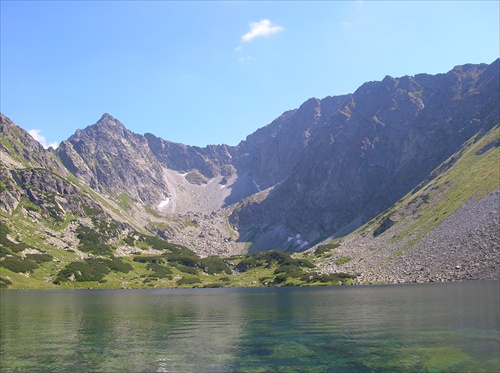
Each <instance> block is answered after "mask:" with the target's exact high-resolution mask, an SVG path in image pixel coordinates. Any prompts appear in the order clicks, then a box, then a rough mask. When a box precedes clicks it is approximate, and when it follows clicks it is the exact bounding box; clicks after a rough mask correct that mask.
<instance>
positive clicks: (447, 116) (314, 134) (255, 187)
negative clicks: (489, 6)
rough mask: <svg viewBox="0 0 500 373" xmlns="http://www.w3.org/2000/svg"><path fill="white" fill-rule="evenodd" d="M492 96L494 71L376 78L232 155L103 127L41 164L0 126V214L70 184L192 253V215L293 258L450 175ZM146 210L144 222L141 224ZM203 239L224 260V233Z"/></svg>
mask: <svg viewBox="0 0 500 373" xmlns="http://www.w3.org/2000/svg"><path fill="white" fill-rule="evenodd" d="M499 90H500V87H499V60H497V61H495V62H493V63H492V64H491V65H486V64H481V65H464V66H457V67H456V68H454V69H453V70H451V71H450V72H448V73H446V74H439V75H427V74H419V75H416V76H414V77H408V76H405V77H402V78H392V77H389V76H387V77H385V78H384V79H383V80H382V81H380V82H369V83H365V84H364V85H362V86H361V87H360V88H359V89H358V90H357V91H356V92H354V93H353V94H349V95H343V96H336V97H326V98H324V99H322V100H320V99H316V98H311V99H309V100H307V101H306V102H304V104H302V105H301V106H300V107H299V108H298V109H294V110H290V111H287V112H285V113H284V114H283V115H281V116H280V117H279V118H277V119H276V120H274V121H273V122H272V123H271V124H269V125H268V126H265V127H263V128H261V129H259V130H257V131H256V132H255V133H253V134H251V135H249V136H248V137H247V138H246V139H245V140H244V141H242V142H241V143H240V144H239V145H238V146H234V147H231V146H227V145H217V146H215V145H211V146H207V147H204V148H200V147H192V146H188V145H183V144H178V143H173V142H169V141H166V140H163V139H161V138H158V137H156V136H154V135H153V134H145V135H139V134H135V133H132V132H131V131H129V130H127V129H126V128H125V127H124V125H123V124H122V123H120V122H119V121H118V120H117V119H115V118H113V117H111V116H110V115H108V114H105V115H103V116H102V118H101V119H100V120H99V121H98V122H97V123H96V124H94V125H91V126H88V127H87V128H85V129H83V130H78V131H77V132H76V133H75V134H74V135H73V136H72V137H70V138H69V139H68V140H67V141H64V142H63V143H61V145H60V146H59V148H58V149H57V150H56V151H46V150H45V149H43V147H41V145H40V144H38V143H37V142H36V141H34V140H33V139H32V138H31V137H30V136H29V135H28V134H27V133H25V132H24V131H22V130H21V129H20V128H18V127H17V126H15V125H14V124H13V123H12V122H10V120H8V119H7V118H5V117H4V116H2V122H1V125H2V127H1V128H0V129H1V133H2V135H3V138H4V140H5V141H3V142H0V147H1V153H0V154H1V155H2V167H3V168H2V172H3V174H4V177H5V180H6V181H5V183H15V184H16V185H18V187H19V188H10V189H9V191H8V193H10V195H9V196H8V197H7V195H5V196H6V197H5V198H2V201H1V206H3V210H4V211H11V210H12V209H13V208H15V205H16V203H15V202H14V201H15V200H19V198H20V195H21V194H23V193H25V194H26V193H28V190H30V189H29V187H28V185H35V184H36V181H34V180H33V177H35V179H38V180H42V179H43V180H44V183H45V184H50V185H52V186H53V188H55V190H56V191H57V193H59V194H61V193H62V194H64V191H65V190H66V191H67V192H68V193H69V194H71V195H77V194H78V192H77V191H74V190H73V189H72V188H76V187H77V186H75V185H74V184H71V183H70V184H71V185H73V187H71V185H69V184H68V185H65V183H69V181H68V179H67V177H69V176H75V177H76V178H77V179H79V181H80V182H81V183H83V184H85V185H86V186H88V187H90V188H92V189H93V190H94V191H95V192H97V193H99V195H101V196H102V197H103V198H109V199H110V200H112V201H114V202H115V203H119V204H121V205H123V206H125V207H126V208H128V210H129V212H128V214H131V215H132V217H129V219H132V220H129V222H131V223H134V224H136V225H137V226H145V225H147V224H148V223H145V222H147V221H151V220H154V221H163V222H162V223H161V224H160V223H158V222H157V223H155V224H154V228H152V229H151V230H152V231H154V232H156V233H159V234H161V235H163V236H165V237H169V238H170V239H172V240H180V241H182V243H183V244H186V245H189V244H190V243H195V242H196V245H200V246H201V247H205V246H206V249H207V250H209V249H210V247H212V246H213V245H214V243H213V242H212V241H210V242H209V241H206V242H205V243H203V242H200V241H199V239H200V237H209V236H210V235H209V234H208V233H207V232H208V231H202V232H193V235H195V236H196V237H197V238H196V240H194V239H193V240H191V239H187V238H186V237H187V236H186V235H185V234H181V233H180V232H179V231H178V230H177V233H176V229H174V228H172V227H171V225H172V224H171V222H172V221H173V220H176V219H177V220H182V219H192V218H193V216H191V215H189V217H186V215H185V214H188V213H190V212H194V213H199V214H207V215H205V216H215V215H217V217H218V218H219V217H220V218H221V219H222V218H224V219H225V217H226V216H229V222H230V224H231V226H232V227H233V228H234V229H236V230H237V231H238V232H239V238H238V241H239V242H241V243H242V244H243V243H247V246H248V245H250V244H251V245H250V251H260V250H268V249H275V248H279V249H283V250H304V249H307V248H308V247H310V246H311V245H312V244H314V243H316V242H319V241H321V240H323V239H325V238H328V237H331V236H341V235H345V234H347V233H349V232H352V231H353V230H354V229H356V228H357V227H359V226H360V225H362V224H363V223H365V222H367V221H368V220H370V219H372V218H374V217H375V216H377V215H378V214H380V213H382V212H383V211H385V210H386V209H388V208H389V207H391V206H392V205H393V204H394V203H395V202H397V201H398V200H399V199H400V198H402V197H403V196H404V195H405V194H407V193H408V192H410V191H412V190H414V189H418V188H419V185H421V184H422V183H423V182H424V181H425V180H427V181H426V182H428V178H429V174H430V173H431V172H432V171H433V170H434V169H436V168H437V167H442V170H444V169H446V168H449V167H452V166H453V162H454V161H455V160H456V157H458V155H457V154H459V153H457V152H459V151H460V149H461V147H463V145H464V144H465V143H466V142H467V141H468V140H469V139H471V138H472V137H473V136H476V135H479V136H481V134H485V133H486V132H488V131H489V130H490V129H491V128H493V127H494V126H496V125H498V124H499V119H498V118H499V107H498V102H499ZM8 144H10V145H8ZM454 154H455V156H454V157H455V158H452V159H450V160H448V158H449V157H451V156H452V155H454ZM34 167H35V168H38V169H39V170H24V171H22V175H21V176H19V175H20V171H19V170H20V169H27V168H34ZM42 170H43V171H42ZM42 172H45V173H50V174H51V175H53V176H47V175H45V176H42V175H40V173H42ZM7 174H8V175H7ZM15 175H17V176H15ZM54 178H56V179H57V180H56V179H54ZM22 180H32V181H30V182H25V181H22ZM51 180H52V181H51ZM5 183H4V184H5ZM63 184H64V185H63ZM44 188H45V187H44V186H42V185H39V186H38V187H37V188H35V189H36V190H43V189H44ZM47 188H48V187H47ZM32 189H33V188H32ZM72 190H73V192H70V191H72ZM16 193H17V194H16ZM32 194H33V193H32ZM35 194H36V193H35ZM35 194H33V196H34V195H35ZM26 195H27V194H26ZM16 196H17V197H16ZM35 199H36V200H37V201H39V203H41V201H42V200H43V198H42V197H40V196H39V197H36V196H34V197H33V200H35ZM1 206H0V207H1ZM94 207H95V206H94ZM75 208H76V210H77V212H78V213H79V214H80V213H81V212H82V211H81V210H82V208H81V207H75ZM148 209H149V210H148ZM70 210H71V208H70ZM145 210H146V211H150V212H151V211H152V212H153V215H152V216H148V217H145V216H144V215H143V214H142V213H143V212H144V211H145ZM165 213H168V216H164V215H162V214H165ZM212 213H213V214H215V215H212ZM141 214H142V215H141ZM155 214H159V215H158V216H155ZM134 219H136V221H134ZM193 219H194V218H193ZM224 219H222V220H224ZM194 220H197V221H201V220H203V219H194ZM209 220H210V219H209ZM222 220H221V221H222ZM166 222H168V223H166ZM149 224H150V225H151V223H149ZM174 225H175V224H174ZM160 226H163V228H161V229H160V228H158V227H160ZM167 226H168V227H167ZM210 229H215V228H214V226H213V224H212V225H211V228H210ZM215 230H216V231H217V232H219V233H220V234H219V233H218V236H220V239H221V243H220V245H221V246H220V248H219V249H218V250H219V251H224V250H225V247H226V246H227V242H229V241H228V240H227V234H229V233H230V232H229V231H226V230H224V229H222V228H220V229H219V228H217V229H215ZM184 233H185V232H184ZM183 240H187V241H183ZM222 240H225V241H223V242H222ZM231 245H232V243H231ZM233 249H234V247H233Z"/></svg>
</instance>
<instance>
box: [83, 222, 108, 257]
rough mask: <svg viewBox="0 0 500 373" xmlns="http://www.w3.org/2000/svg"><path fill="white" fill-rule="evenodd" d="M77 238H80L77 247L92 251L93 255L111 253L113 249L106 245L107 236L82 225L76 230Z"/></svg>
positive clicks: (88, 251)
mask: <svg viewBox="0 0 500 373" xmlns="http://www.w3.org/2000/svg"><path fill="white" fill-rule="evenodd" d="M76 233H77V238H78V239H80V244H79V245H78V248H79V249H80V250H81V251H84V252H87V253H92V254H94V255H108V256H109V255H112V254H113V249H112V248H111V246H109V245H107V244H106V243H105V242H107V240H108V238H107V237H106V236H104V235H103V234H101V233H99V232H97V231H95V230H93V229H91V228H89V227H85V226H83V225H80V226H79V227H78V228H77V230H76Z"/></svg>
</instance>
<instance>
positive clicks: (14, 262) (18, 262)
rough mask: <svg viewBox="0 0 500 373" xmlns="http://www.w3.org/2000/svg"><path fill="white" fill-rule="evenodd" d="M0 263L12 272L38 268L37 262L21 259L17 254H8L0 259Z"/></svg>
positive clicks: (29, 270) (31, 270)
mask: <svg viewBox="0 0 500 373" xmlns="http://www.w3.org/2000/svg"><path fill="white" fill-rule="evenodd" d="M0 265H1V266H2V267H5V268H7V269H9V270H11V271H12V272H17V273H25V272H33V271H34V270H35V269H37V268H38V264H36V263H35V262H34V261H32V260H30V259H22V258H20V257H17V256H9V257H7V258H5V259H4V260H2V261H0Z"/></svg>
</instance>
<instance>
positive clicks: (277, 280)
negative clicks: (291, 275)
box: [274, 273, 288, 284]
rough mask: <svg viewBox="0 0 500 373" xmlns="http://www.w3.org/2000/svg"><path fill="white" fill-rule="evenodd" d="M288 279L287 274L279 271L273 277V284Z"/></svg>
mask: <svg viewBox="0 0 500 373" xmlns="http://www.w3.org/2000/svg"><path fill="white" fill-rule="evenodd" d="M287 279H288V276H287V275H286V274H285V273H280V274H279V275H277V276H276V277H275V278H274V283H275V284H282V283H283V282H286V280H287Z"/></svg>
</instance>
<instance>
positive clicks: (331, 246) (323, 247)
mask: <svg viewBox="0 0 500 373" xmlns="http://www.w3.org/2000/svg"><path fill="white" fill-rule="evenodd" d="M339 246H340V242H336V243H327V244H324V245H319V246H318V248H317V249H316V251H315V252H314V253H315V254H316V255H321V254H326V253H329V252H330V251H332V250H334V249H336V248H338V247H339Z"/></svg>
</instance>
